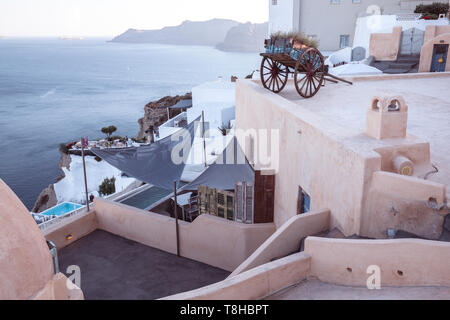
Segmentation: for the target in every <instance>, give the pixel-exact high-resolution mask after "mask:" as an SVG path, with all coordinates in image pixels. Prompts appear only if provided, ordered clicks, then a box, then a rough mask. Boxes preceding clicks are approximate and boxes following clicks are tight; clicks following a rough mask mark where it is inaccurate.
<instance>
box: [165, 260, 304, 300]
mask: <svg viewBox="0 0 450 320" xmlns="http://www.w3.org/2000/svg"><path fill="white" fill-rule="evenodd" d="M310 260H311V258H310V257H309V256H308V255H307V254H305V253H297V254H294V255H291V256H289V257H286V258H283V259H280V260H277V261H274V262H271V263H268V264H265V265H262V266H260V267H257V268H255V269H252V270H250V271H247V272H244V273H242V274H240V275H237V276H235V277H232V278H228V279H226V280H224V281H222V282H218V283H215V284H212V285H210V286H207V287H203V288H200V289H197V290H193V291H189V292H184V293H181V294H177V295H174V296H170V297H166V298H163V299H161V300H258V299H262V298H264V297H266V296H268V295H271V294H274V293H276V292H277V291H279V290H282V289H284V288H287V287H289V286H291V285H293V284H296V283H299V282H301V281H303V280H305V279H306V277H307V274H308V270H309V268H310Z"/></svg>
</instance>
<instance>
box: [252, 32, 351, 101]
mask: <svg viewBox="0 0 450 320" xmlns="http://www.w3.org/2000/svg"><path fill="white" fill-rule="evenodd" d="M265 47H266V49H267V53H261V56H262V57H263V59H262V62H261V68H260V73H261V82H262V84H263V86H264V88H266V89H269V90H270V91H272V92H275V93H279V92H281V90H283V89H284V87H285V86H286V84H287V82H288V78H289V74H294V84H295V88H296V89H297V92H298V93H299V94H300V95H301V96H302V97H304V98H311V97H313V96H315V95H316V94H317V92H319V90H320V88H321V87H322V86H324V85H325V81H329V82H332V83H338V82H339V81H342V82H345V83H348V84H350V85H352V84H353V83H352V82H350V81H347V80H345V79H342V78H339V77H336V76H334V75H332V74H329V73H328V66H326V65H325V61H324V57H323V55H322V54H321V53H320V51H319V50H318V49H316V48H312V47H307V48H303V49H299V50H295V49H293V47H292V43H291V42H288V41H286V40H284V41H283V42H282V44H281V45H280V42H279V40H277V41H273V40H266V42H265Z"/></svg>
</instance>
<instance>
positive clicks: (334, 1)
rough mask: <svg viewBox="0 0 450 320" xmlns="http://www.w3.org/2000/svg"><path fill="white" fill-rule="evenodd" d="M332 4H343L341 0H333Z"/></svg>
mask: <svg viewBox="0 0 450 320" xmlns="http://www.w3.org/2000/svg"><path fill="white" fill-rule="evenodd" d="M331 4H341V0H331Z"/></svg>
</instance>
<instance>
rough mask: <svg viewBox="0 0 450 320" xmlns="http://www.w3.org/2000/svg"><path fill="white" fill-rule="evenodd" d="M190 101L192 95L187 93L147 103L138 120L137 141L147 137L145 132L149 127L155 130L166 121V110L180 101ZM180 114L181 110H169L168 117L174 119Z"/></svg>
mask: <svg viewBox="0 0 450 320" xmlns="http://www.w3.org/2000/svg"><path fill="white" fill-rule="evenodd" d="M188 99H192V93H191V92H188V93H186V94H184V95H177V96H166V97H164V98H161V99H159V100H157V101H152V102H149V103H148V104H147V105H146V106H145V107H144V117H143V118H141V119H139V120H138V123H139V133H138V135H137V139H138V140H142V139H144V137H146V136H147V134H146V132H145V131H147V130H148V129H149V128H150V127H153V128H154V129H157V128H158V127H159V126H160V125H162V124H163V123H165V122H166V121H167V120H169V119H168V118H167V108H168V107H172V106H174V105H176V104H177V103H178V102H180V101H181V100H188ZM180 113H181V110H170V117H171V118H173V117H176V116H177V115H179V114H180Z"/></svg>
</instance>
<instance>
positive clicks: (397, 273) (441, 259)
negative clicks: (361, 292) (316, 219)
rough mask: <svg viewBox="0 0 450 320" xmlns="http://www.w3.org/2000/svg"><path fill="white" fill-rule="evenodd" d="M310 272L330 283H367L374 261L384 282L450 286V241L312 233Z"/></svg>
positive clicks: (308, 249)
mask: <svg viewBox="0 0 450 320" xmlns="http://www.w3.org/2000/svg"><path fill="white" fill-rule="evenodd" d="M305 252H306V253H307V254H308V255H310V256H311V270H310V276H314V277H317V278H318V279H319V280H321V281H323V282H327V283H333V284H340V285H347V286H361V287H365V286H366V283H367V279H368V278H369V276H370V274H368V273H367V268H368V267H369V266H372V265H376V266H379V267H380V268H381V285H382V286H450V277H449V275H448V272H449V266H450V243H446V242H436V241H426V240H414V239H405V240H338V239H325V238H315V237H310V238H307V239H306V242H305Z"/></svg>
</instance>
